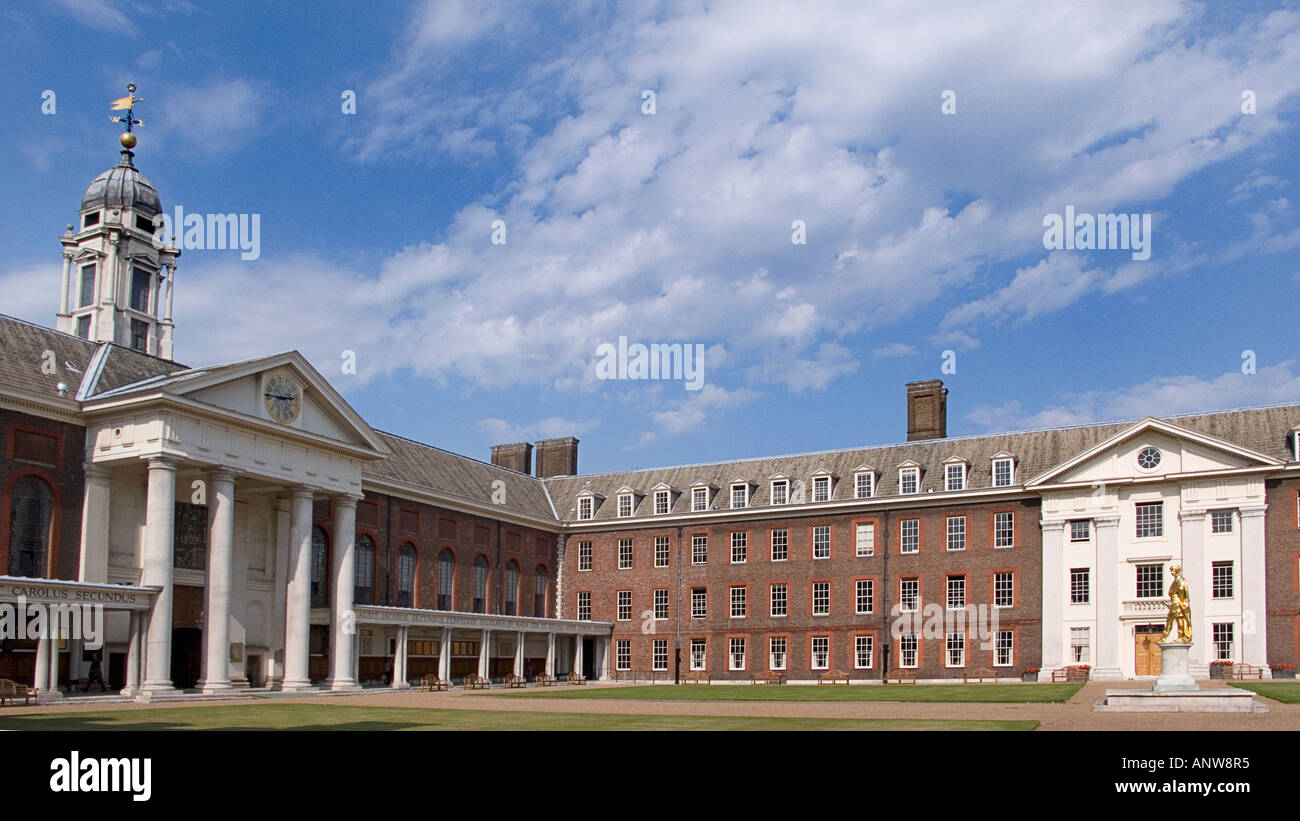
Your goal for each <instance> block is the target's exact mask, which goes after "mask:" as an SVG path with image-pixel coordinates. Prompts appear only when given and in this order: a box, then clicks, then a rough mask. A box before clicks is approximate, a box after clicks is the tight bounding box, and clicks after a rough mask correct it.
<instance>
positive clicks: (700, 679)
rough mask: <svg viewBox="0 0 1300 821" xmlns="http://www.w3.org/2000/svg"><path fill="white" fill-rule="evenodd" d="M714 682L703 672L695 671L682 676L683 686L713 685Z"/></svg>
mask: <svg viewBox="0 0 1300 821" xmlns="http://www.w3.org/2000/svg"><path fill="white" fill-rule="evenodd" d="M712 682H713V680H712V679H711V678H709V674H708V673H706V672H704V671H703V670H694V671H692V672H689V673H687V674H686V675H684V676H682V684H711V683H712Z"/></svg>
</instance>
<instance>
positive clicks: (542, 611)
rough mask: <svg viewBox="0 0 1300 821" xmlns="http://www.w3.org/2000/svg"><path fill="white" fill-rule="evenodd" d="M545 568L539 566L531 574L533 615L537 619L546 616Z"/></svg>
mask: <svg viewBox="0 0 1300 821" xmlns="http://www.w3.org/2000/svg"><path fill="white" fill-rule="evenodd" d="M546 585H547V578H546V568H545V567H539V568H537V572H536V573H535V574H534V575H533V615H534V616H535V617H537V618H539V619H544V618H546Z"/></svg>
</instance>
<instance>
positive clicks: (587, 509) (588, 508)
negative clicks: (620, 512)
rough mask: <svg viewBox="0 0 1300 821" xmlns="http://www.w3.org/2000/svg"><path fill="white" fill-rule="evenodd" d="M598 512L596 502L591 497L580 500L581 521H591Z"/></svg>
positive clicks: (579, 512)
mask: <svg viewBox="0 0 1300 821" xmlns="http://www.w3.org/2000/svg"><path fill="white" fill-rule="evenodd" d="M595 512H596V504H595V500H594V499H592V498H591V497H590V496H583V497H581V498H580V499H578V518H579V519H580V520H586V519H590V518H591V517H592V516H593V515H594V514H595Z"/></svg>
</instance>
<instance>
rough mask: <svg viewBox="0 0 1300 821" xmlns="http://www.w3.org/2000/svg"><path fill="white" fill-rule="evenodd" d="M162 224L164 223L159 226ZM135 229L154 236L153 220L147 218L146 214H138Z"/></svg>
mask: <svg viewBox="0 0 1300 821" xmlns="http://www.w3.org/2000/svg"><path fill="white" fill-rule="evenodd" d="M161 224H162V223H161V222H160V223H159V225H161ZM135 227H136V228H137V229H139V230H141V231H144V232H145V233H146V234H152V233H153V230H154V225H153V220H152V219H150V218H149V217H146V216H145V215H144V214H136V215H135Z"/></svg>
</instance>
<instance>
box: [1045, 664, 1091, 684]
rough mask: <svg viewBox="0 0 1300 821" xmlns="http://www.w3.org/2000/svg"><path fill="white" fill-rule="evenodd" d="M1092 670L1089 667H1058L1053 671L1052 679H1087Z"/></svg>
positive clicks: (1055, 680)
mask: <svg viewBox="0 0 1300 821" xmlns="http://www.w3.org/2000/svg"><path fill="white" fill-rule="evenodd" d="M1091 672H1092V670H1091V669H1090V668H1088V667H1078V666H1074V667H1057V668H1056V669H1055V670H1053V671H1052V681H1053V683H1055V682H1058V681H1087V680H1088V675H1089V674H1090V673H1091Z"/></svg>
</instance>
